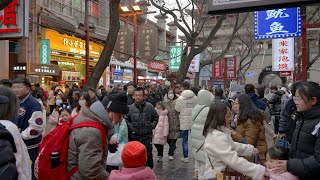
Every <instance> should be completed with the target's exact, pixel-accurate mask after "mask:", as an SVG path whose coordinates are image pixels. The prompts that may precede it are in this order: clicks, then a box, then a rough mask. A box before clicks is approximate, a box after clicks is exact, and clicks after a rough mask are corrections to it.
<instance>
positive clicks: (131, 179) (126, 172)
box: [109, 167, 157, 180]
mask: <svg viewBox="0 0 320 180" xmlns="http://www.w3.org/2000/svg"><path fill="white" fill-rule="evenodd" d="M156 179H157V178H156V175H155V173H154V172H153V171H152V169H150V168H149V167H137V168H125V167H123V168H122V169H121V170H113V171H111V173H110V177H109V180H156Z"/></svg>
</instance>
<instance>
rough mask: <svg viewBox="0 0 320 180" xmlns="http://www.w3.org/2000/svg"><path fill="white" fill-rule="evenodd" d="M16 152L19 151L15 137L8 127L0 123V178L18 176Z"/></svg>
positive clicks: (10, 179) (8, 178)
mask: <svg viewBox="0 0 320 180" xmlns="http://www.w3.org/2000/svg"><path fill="white" fill-rule="evenodd" d="M14 153H17V149H16V145H15V142H14V139H13V137H12V135H11V134H10V132H9V131H8V130H7V129H6V127H5V126H3V125H2V124H0V179H6V180H15V179H17V178H18V171H17V167H16V158H15V156H14Z"/></svg>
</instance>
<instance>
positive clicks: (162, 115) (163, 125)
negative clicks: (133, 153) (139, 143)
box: [152, 109, 169, 145]
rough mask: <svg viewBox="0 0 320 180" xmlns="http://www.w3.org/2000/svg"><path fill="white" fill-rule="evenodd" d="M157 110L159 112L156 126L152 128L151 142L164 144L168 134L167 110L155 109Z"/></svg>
mask: <svg viewBox="0 0 320 180" xmlns="http://www.w3.org/2000/svg"><path fill="white" fill-rule="evenodd" d="M157 112H158V114H159V120H158V124H157V126H156V128H155V129H154V133H153V138H152V143H153V144H161V145H165V144H166V142H167V137H168V135H169V121H168V110H166V109H165V110H163V111H159V110H157Z"/></svg>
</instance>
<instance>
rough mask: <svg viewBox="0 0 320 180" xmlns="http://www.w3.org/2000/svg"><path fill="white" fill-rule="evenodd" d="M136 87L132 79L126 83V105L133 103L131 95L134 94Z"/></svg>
mask: <svg viewBox="0 0 320 180" xmlns="http://www.w3.org/2000/svg"><path fill="white" fill-rule="evenodd" d="M136 88H137V84H136V83H135V82H133V81H130V82H129V83H128V84H127V94H128V101H127V104H128V105H131V104H133V103H134V99H133V95H134V91H135V90H136Z"/></svg>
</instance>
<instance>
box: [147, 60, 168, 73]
mask: <svg viewBox="0 0 320 180" xmlns="http://www.w3.org/2000/svg"><path fill="white" fill-rule="evenodd" d="M148 70H149V71H161V72H166V71H167V64H166V63H165V62H162V61H148Z"/></svg>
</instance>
